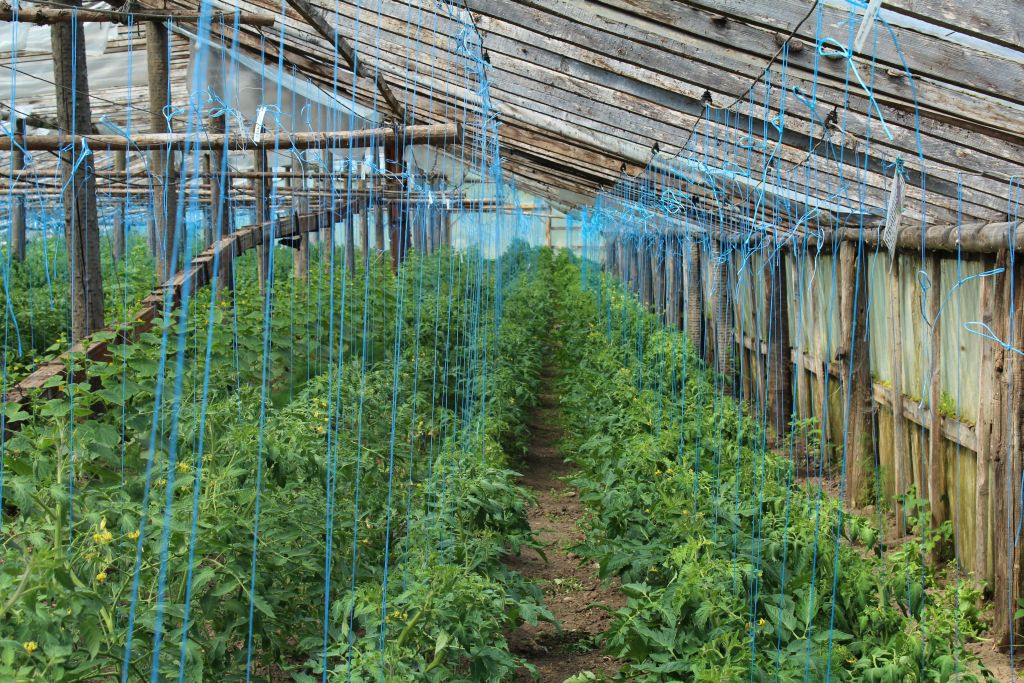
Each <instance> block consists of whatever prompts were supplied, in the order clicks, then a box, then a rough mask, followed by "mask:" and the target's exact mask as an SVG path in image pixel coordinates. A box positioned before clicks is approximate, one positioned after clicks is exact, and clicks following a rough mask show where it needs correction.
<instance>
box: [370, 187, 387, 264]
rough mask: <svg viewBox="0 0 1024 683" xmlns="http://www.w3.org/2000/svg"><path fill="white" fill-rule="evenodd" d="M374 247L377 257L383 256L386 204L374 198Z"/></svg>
mask: <svg viewBox="0 0 1024 683" xmlns="http://www.w3.org/2000/svg"><path fill="white" fill-rule="evenodd" d="M373 247H374V249H375V250H376V252H377V255H378V256H379V255H380V254H383V253H384V251H385V249H384V247H385V244H384V202H382V201H381V200H380V198H379V197H378V198H374V203H373Z"/></svg>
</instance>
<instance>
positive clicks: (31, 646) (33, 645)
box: [22, 640, 39, 654]
mask: <svg viewBox="0 0 1024 683" xmlns="http://www.w3.org/2000/svg"><path fill="white" fill-rule="evenodd" d="M22 647H23V648H25V652H27V653H29V654H32V653H33V652H35V651H36V650H38V649H39V643H37V642H36V641H34V640H30V641H28V642H27V643H23V644H22Z"/></svg>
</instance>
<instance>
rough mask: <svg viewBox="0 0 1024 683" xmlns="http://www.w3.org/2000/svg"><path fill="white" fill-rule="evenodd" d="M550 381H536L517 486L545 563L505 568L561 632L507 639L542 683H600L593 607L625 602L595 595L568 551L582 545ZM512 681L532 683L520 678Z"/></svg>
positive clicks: (522, 631)
mask: <svg viewBox="0 0 1024 683" xmlns="http://www.w3.org/2000/svg"><path fill="white" fill-rule="evenodd" d="M553 379H554V378H553V377H551V376H550V375H546V376H545V377H544V380H543V387H542V389H541V403H540V405H539V406H538V407H537V408H536V409H535V410H534V413H533V416H532V419H531V422H530V428H531V439H530V446H529V450H528V452H527V454H526V457H525V458H524V463H523V465H522V469H523V476H522V478H521V480H520V482H521V483H522V484H523V485H524V486H525V487H527V488H528V489H530V491H531V492H532V493H533V495H534V496H535V497H536V499H537V504H536V505H533V506H531V507H530V509H529V519H530V526H531V528H532V529H533V530H534V532H535V533H536V534H537V538H538V540H539V541H540V542H541V543H542V544H543V548H544V553H545V555H547V562H545V561H544V558H542V557H541V556H540V555H539V554H538V553H536V552H535V551H533V550H531V549H524V550H523V553H522V555H521V556H519V557H512V558H509V559H508V560H507V564H508V566H509V568H511V569H514V570H516V571H518V572H519V573H521V574H522V575H523V576H525V577H526V578H528V579H531V580H533V581H535V582H536V583H537V584H538V585H539V586H540V587H541V588H543V590H544V595H545V601H546V603H547V606H548V608H549V609H550V610H551V611H552V612H553V613H554V615H555V616H556V617H557V618H558V621H559V623H560V624H561V625H562V632H561V633H560V632H559V631H558V629H556V628H555V627H554V626H552V625H550V624H541V625H540V626H538V627H536V628H535V627H531V626H526V625H524V626H522V627H520V628H519V629H517V630H516V631H515V632H513V633H512V634H510V636H509V644H510V645H511V647H512V650H513V652H515V653H516V654H518V655H520V656H522V657H525V658H526V659H527V660H528V661H529V662H530V663H531V664H533V665H534V666H536V667H537V669H538V671H539V672H540V680H541V682H542V683H549V682H550V683H562V682H563V681H564V680H565V679H567V678H569V677H571V676H574V675H576V674H578V673H581V672H583V671H590V672H593V673H594V674H596V675H597V678H598V680H604V679H608V678H610V677H611V676H612V675H614V673H615V672H616V671H618V668H619V665H618V663H617V662H615V661H614V660H612V659H611V658H609V657H606V656H604V655H603V654H602V653H601V650H600V647H599V644H598V643H597V639H598V638H597V637H598V636H599V635H600V634H601V633H602V632H604V630H605V629H606V628H607V627H608V622H609V616H608V613H607V612H606V611H605V610H604V609H602V608H601V607H597V606H595V605H597V604H601V605H605V606H607V607H610V608H612V609H616V608H618V607H621V606H622V605H624V604H625V598H624V597H623V596H622V594H621V593H619V592H618V591H617V590H616V589H615V588H614V587H612V588H610V589H609V590H607V591H606V590H604V589H602V587H601V582H600V581H599V580H598V579H597V567H596V565H593V564H587V565H585V566H580V559H579V558H578V557H577V556H576V555H575V554H573V553H572V552H571V551H570V550H569V548H571V547H572V546H573V545H575V544H576V543H578V542H579V541H581V540H582V539H583V533H582V532H581V531H580V529H579V527H578V524H577V523H578V522H579V521H580V520H581V519H582V517H583V514H584V509H583V506H582V505H581V504H580V501H579V498H578V496H577V494H576V491H575V489H573V488H572V487H571V486H569V485H568V484H566V483H565V482H564V481H562V480H561V477H565V476H566V475H569V474H571V473H572V469H573V466H572V465H570V464H568V463H566V462H565V461H564V460H563V459H562V455H561V453H560V452H559V451H558V441H559V436H560V434H559V430H558V427H557V424H558V421H557V417H558V410H559V409H558V399H557V397H556V396H554V395H552V394H551V391H552V385H553V383H554V382H553ZM602 676H603V677H602ZM518 680H519V681H522V682H525V681H532V680H533V679H532V677H531V676H530V675H529V674H528V673H527V672H526V671H525V670H523V671H521V672H520V673H519V679H518Z"/></svg>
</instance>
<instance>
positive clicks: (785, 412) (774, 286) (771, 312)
mask: <svg viewBox="0 0 1024 683" xmlns="http://www.w3.org/2000/svg"><path fill="white" fill-rule="evenodd" d="M769 253H771V252H769ZM767 260H768V263H767V264H766V265H765V283H764V294H765V296H764V299H765V304H766V309H767V310H766V311H765V314H766V315H767V316H768V321H769V322H768V357H767V359H766V362H767V364H768V368H767V375H768V376H767V384H768V396H767V402H768V419H769V423H770V425H771V427H772V428H773V429H774V430H775V433H776V434H777V435H778V436H779V437H782V435H784V434H786V433H787V432H788V431H789V423H790V420H791V419H792V416H793V360H792V355H791V354H790V350H789V295H788V285H789V283H788V282H787V278H786V254H785V252H784V251H782V250H781V249H779V250H777V251H775V253H774V255H773V256H769V257H768V259H767Z"/></svg>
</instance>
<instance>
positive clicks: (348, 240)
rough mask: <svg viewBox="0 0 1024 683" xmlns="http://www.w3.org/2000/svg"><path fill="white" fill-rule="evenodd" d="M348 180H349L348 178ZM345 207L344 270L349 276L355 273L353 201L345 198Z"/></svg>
mask: <svg viewBox="0 0 1024 683" xmlns="http://www.w3.org/2000/svg"><path fill="white" fill-rule="evenodd" d="M348 182H351V179H349V181H348ZM346 204H348V206H346V207H345V270H346V272H348V274H349V276H350V277H352V276H355V274H356V230H355V220H356V217H355V203H354V202H353V203H351V204H349V203H348V200H347V198H346Z"/></svg>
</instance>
